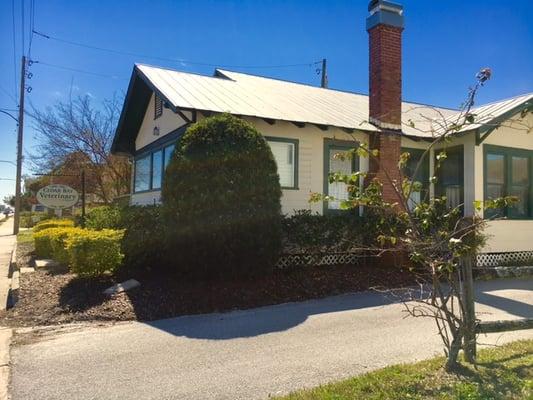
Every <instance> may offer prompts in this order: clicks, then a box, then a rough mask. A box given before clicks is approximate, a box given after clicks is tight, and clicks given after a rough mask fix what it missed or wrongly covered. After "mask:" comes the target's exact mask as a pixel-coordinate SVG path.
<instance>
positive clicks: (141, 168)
mask: <svg viewBox="0 0 533 400" xmlns="http://www.w3.org/2000/svg"><path fill="white" fill-rule="evenodd" d="M134 188H135V191H136V192H142V191H144V190H150V155H147V156H144V157H142V158H139V159H137V160H136V161H135V185H134Z"/></svg>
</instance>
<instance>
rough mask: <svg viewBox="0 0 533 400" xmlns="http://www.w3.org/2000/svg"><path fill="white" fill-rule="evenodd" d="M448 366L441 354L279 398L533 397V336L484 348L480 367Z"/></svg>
mask: <svg viewBox="0 0 533 400" xmlns="http://www.w3.org/2000/svg"><path fill="white" fill-rule="evenodd" d="M443 365H444V358H442V357H438V358H434V359H431V360H427V361H422V362H418V363H415V364H402V365H395V366H391V367H387V368H384V369H381V370H378V371H375V372H370V373H368V374H365V375H361V376H357V377H354V378H351V379H347V380H344V381H341V382H337V383H332V384H329V385H324V386H319V387H317V388H314V389H310V390H303V391H298V392H295V393H292V394H290V395H288V396H286V397H279V398H277V399H278V400H282V399H283V400H348V399H350V400H359V399H371V400H389V399H390V400H397V399H434V400H499V399H509V400H515V399H524V400H532V399H533V340H523V341H517V342H513V343H510V344H507V345H505V346H502V347H497V348H490V349H483V350H480V351H479V355H478V367H477V370H476V369H475V368H474V367H473V366H470V365H468V364H466V365H465V366H463V367H461V370H460V371H458V372H457V373H454V374H450V373H446V372H445V371H444V370H443V368H442V366H443Z"/></svg>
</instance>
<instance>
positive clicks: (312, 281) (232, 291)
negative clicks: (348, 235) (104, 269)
mask: <svg viewBox="0 0 533 400" xmlns="http://www.w3.org/2000/svg"><path fill="white" fill-rule="evenodd" d="M19 265H21V264H19ZM137 279H138V280H139V281H140V282H141V286H140V287H139V288H136V289H133V290H131V291H129V292H127V293H122V294H119V295H117V296H113V297H108V296H105V295H103V294H102V291H103V290H104V289H105V288H107V287H109V286H111V285H113V284H114V283H116V281H115V280H114V278H112V277H105V278H99V279H82V278H78V277H77V276H75V275H73V274H71V273H68V271H64V270H61V269H55V270H38V271H36V272H34V273H30V274H24V275H22V276H21V279H20V290H19V293H18V302H17V304H16V305H15V306H14V307H13V308H12V309H10V310H8V311H7V312H3V313H2V314H0V323H1V324H4V325H10V326H36V325H52V324H61V323H67V322H74V321H124V320H141V321H149V320H155V319H160V318H168V317H174V316H178V315H186V314H199V313H209V312H216V311H228V310H232V309H246V308H252V307H258V306H263V305H270V304H279V303H284V302H289V301H301V300H307V299H313V298H320V297H325V296H329V295H335V294H341V293H348V292H353V291H361V290H366V289H369V288H371V287H373V286H386V287H401V286H406V285H410V284H412V283H413V281H412V276H411V274H409V273H408V272H406V271H401V270H399V269H398V268H384V267H370V266H366V265H360V266H333V267H329V266H328V267H302V268H298V269H293V270H290V271H277V272H276V273H274V274H272V275H270V276H266V277H262V278H257V279H254V280H233V281H214V282H184V281H180V280H179V279H169V278H168V277H167V276H157V275H152V276H151V277H148V276H145V277H137Z"/></svg>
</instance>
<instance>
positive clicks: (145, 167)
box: [112, 0, 533, 252]
mask: <svg viewBox="0 0 533 400" xmlns="http://www.w3.org/2000/svg"><path fill="white" fill-rule="evenodd" d="M369 10H370V16H369V17H368V19H367V30H368V32H369V47H370V51H369V53H370V91H369V93H370V94H369V95H363V94H357V93H351V92H346V91H340V90H332V89H327V88H320V87H314V86H310V85H304V84H300V83H295V82H288V81H282V80H277V79H271V78H266V77H261V76H254V75H249V74H243V73H238V72H232V71H226V70H222V69H216V70H215V72H214V74H213V76H204V75H197V74H192V73H185V72H179V71H174V70H170V69H165V68H158V67H153V66H148V65H141V64H137V65H135V67H134V69H133V73H132V77H131V80H130V83H129V87H128V92H127V96H126V100H125V104H124V108H123V110H122V115H121V118H120V122H119V126H118V128H117V132H116V136H115V139H114V142H113V146H112V151H113V152H114V153H120V154H127V155H128V156H130V157H132V158H133V160H134V165H135V167H134V173H133V177H132V189H133V190H132V194H131V203H132V204H153V203H157V202H158V201H159V200H160V188H161V181H162V176H163V170H164V168H165V166H166V165H167V163H168V160H169V157H170V154H171V152H172V151H173V148H174V145H175V143H176V142H177V141H178V140H179V138H180V136H181V135H182V134H183V133H184V132H185V130H186V129H187V127H188V126H189V125H190V124H191V123H194V122H196V121H198V120H200V119H202V118H205V117H207V116H209V115H212V114H214V113H222V112H228V113H231V114H233V115H236V116H239V117H241V118H243V119H245V120H247V121H249V122H250V123H252V124H253V125H254V126H255V127H256V128H257V129H258V130H259V131H260V132H261V133H262V134H263V135H264V136H265V138H266V139H267V140H268V142H269V144H270V146H271V149H272V151H273V154H274V157H275V159H276V161H277V164H278V171H279V175H280V182H281V185H282V188H283V197H282V210H283V212H284V213H287V214H290V213H292V212H294V210H298V209H310V210H313V211H317V212H319V213H324V212H328V211H330V210H336V209H338V208H339V204H338V202H329V203H324V204H317V203H313V204H310V203H309V196H310V194H311V193H317V192H318V193H326V194H331V195H334V196H335V197H336V198H342V197H343V196H347V193H346V188H345V187H344V185H343V184H341V183H334V184H329V183H328V174H329V173H330V172H336V171H346V172H350V171H356V170H359V171H369V172H371V173H373V174H375V175H377V176H378V177H379V176H380V174H383V173H384V171H387V172H388V173H391V174H393V175H394V174H395V172H394V171H397V164H398V159H399V157H400V154H401V152H403V151H409V152H410V153H411V160H412V162H415V161H417V160H418V159H419V157H420V156H421V154H422V153H423V150H425V149H427V148H428V147H429V145H430V143H432V141H433V139H434V137H435V135H437V134H439V131H440V130H441V129H442V125H443V123H444V122H445V121H447V122H450V121H453V118H454V117H455V116H457V115H458V110H453V109H448V108H443V107H438V106H430V105H425V104H417V103H410V102H402V100H401V86H402V83H401V33H402V31H403V9H402V7H401V6H398V5H396V4H394V3H391V2H387V1H382V0H379V1H378V0H374V1H371V4H370V7H369ZM471 113H472V114H474V115H475V121H474V122H473V123H470V124H468V125H466V126H465V127H463V128H462V129H461V130H460V131H459V132H457V134H456V135H455V136H454V139H453V141H452V143H451V144H448V146H447V154H448V158H447V160H446V161H445V162H444V164H443V166H442V168H441V169H439V171H438V173H437V174H438V176H439V179H438V183H437V184H436V185H434V184H430V183H429V181H430V179H429V177H430V176H433V174H434V165H435V157H436V155H437V154H438V153H439V152H440V151H441V149H439V148H438V147H437V148H434V149H431V151H430V156H429V158H428V159H427V160H426V161H425V162H424V164H423V165H424V168H422V170H421V171H419V176H418V177H417V179H419V180H420V181H422V182H425V183H426V185H427V187H426V189H427V190H428V191H429V193H430V194H431V195H434V194H438V195H444V194H445V195H446V196H447V197H448V200H449V201H450V202H451V203H452V204H460V203H464V210H465V213H467V214H471V213H473V212H474V207H473V202H474V200H483V199H488V198H493V197H499V196H501V195H516V196H518V197H519V198H520V199H521V201H520V203H519V204H518V205H517V206H514V207H512V208H509V209H508V210H503V213H504V215H505V216H506V218H505V219H500V220H497V221H491V222H490V223H489V226H488V233H489V234H490V235H492V236H491V238H490V240H489V242H488V244H487V247H486V251H488V252H511V251H533V135H532V134H531V133H533V93H529V94H525V95H521V96H517V97H514V98H511V99H507V100H502V101H500V102H496V103H492V104H487V105H484V106H481V107H477V108H475V109H473V110H472V112H471ZM357 143H366V144H368V145H369V146H370V147H371V148H376V149H379V150H380V162H379V163H376V165H374V163H369V161H368V159H367V158H361V159H357V160H353V161H352V160H346V161H341V160H340V159H339V158H338V157H334V155H335V154H337V153H339V152H342V151H346V150H347V149H350V148H353V147H354V145H357ZM408 169H409V168H408ZM406 173H409V171H406ZM397 174H398V176H393V177H394V178H398V179H399V178H400V176H399V172H397ZM384 196H392V194H391V192H390V191H388V190H387V188H386V187H385V188H384ZM414 200H415V201H416V199H414Z"/></svg>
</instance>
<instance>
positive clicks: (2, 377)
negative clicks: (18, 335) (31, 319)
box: [0, 328, 13, 400]
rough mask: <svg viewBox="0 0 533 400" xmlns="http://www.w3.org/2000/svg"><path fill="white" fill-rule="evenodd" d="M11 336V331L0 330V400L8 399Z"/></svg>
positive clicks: (8, 329)
mask: <svg viewBox="0 0 533 400" xmlns="http://www.w3.org/2000/svg"><path fill="white" fill-rule="evenodd" d="M12 336H13V330H12V329H10V328H1V329H0V400H8V399H9V364H10V356H9V345H10V344H11V337H12Z"/></svg>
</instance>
